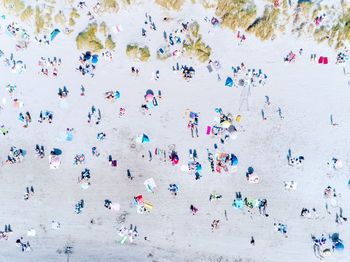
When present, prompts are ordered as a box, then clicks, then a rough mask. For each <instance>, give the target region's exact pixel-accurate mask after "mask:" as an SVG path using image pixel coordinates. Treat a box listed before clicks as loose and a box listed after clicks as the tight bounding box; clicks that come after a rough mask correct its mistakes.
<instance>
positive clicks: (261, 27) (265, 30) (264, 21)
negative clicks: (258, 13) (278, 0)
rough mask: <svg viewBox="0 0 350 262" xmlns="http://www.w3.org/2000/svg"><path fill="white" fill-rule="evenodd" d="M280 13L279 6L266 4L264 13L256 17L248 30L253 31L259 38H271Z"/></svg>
mask: <svg viewBox="0 0 350 262" xmlns="http://www.w3.org/2000/svg"><path fill="white" fill-rule="evenodd" d="M279 14H280V9H279V8H274V7H272V6H266V7H265V11H264V15H263V17H261V18H258V19H257V20H256V21H255V22H254V23H253V24H252V25H251V26H249V27H248V30H247V31H248V32H251V33H254V34H255V35H256V36H257V37H258V38H260V39H261V40H267V39H271V37H272V36H273V34H274V32H275V28H276V27H277V19H278V15H279Z"/></svg>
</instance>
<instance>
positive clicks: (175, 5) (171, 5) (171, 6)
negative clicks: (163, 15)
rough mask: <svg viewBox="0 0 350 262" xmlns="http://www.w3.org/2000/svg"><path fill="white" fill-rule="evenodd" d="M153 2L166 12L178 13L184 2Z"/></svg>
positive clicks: (168, 0)
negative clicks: (173, 11)
mask: <svg viewBox="0 0 350 262" xmlns="http://www.w3.org/2000/svg"><path fill="white" fill-rule="evenodd" d="M155 2H156V4H158V5H160V6H162V7H164V8H165V9H167V10H175V11H179V10H180V9H181V7H182V6H183V4H184V3H185V0H155Z"/></svg>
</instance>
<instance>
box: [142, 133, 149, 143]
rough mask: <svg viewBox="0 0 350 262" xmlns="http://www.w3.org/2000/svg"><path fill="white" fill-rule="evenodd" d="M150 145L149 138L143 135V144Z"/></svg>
mask: <svg viewBox="0 0 350 262" xmlns="http://www.w3.org/2000/svg"><path fill="white" fill-rule="evenodd" d="M148 143H149V138H148V136H147V135H145V134H143V135H142V144H148Z"/></svg>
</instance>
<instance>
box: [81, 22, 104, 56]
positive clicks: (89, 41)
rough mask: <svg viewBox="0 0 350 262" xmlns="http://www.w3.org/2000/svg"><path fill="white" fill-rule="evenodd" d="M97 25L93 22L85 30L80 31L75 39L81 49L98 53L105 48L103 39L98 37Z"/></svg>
mask: <svg viewBox="0 0 350 262" xmlns="http://www.w3.org/2000/svg"><path fill="white" fill-rule="evenodd" d="M96 32H97V25H96V24H91V25H89V27H88V29H87V30H86V31H84V32H80V33H79V34H78V36H77V38H76V39H75V41H76V44H77V48H78V49H79V50H84V51H91V52H93V53H98V52H101V51H102V50H103V45H102V43H101V41H100V40H99V39H98V38H97V37H96V35H95V34H96Z"/></svg>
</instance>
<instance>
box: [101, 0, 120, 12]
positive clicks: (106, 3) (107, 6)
mask: <svg viewBox="0 0 350 262" xmlns="http://www.w3.org/2000/svg"><path fill="white" fill-rule="evenodd" d="M100 3H101V11H102V12H109V13H116V12H118V10H119V5H118V3H117V1H116V0H102V1H100Z"/></svg>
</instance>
